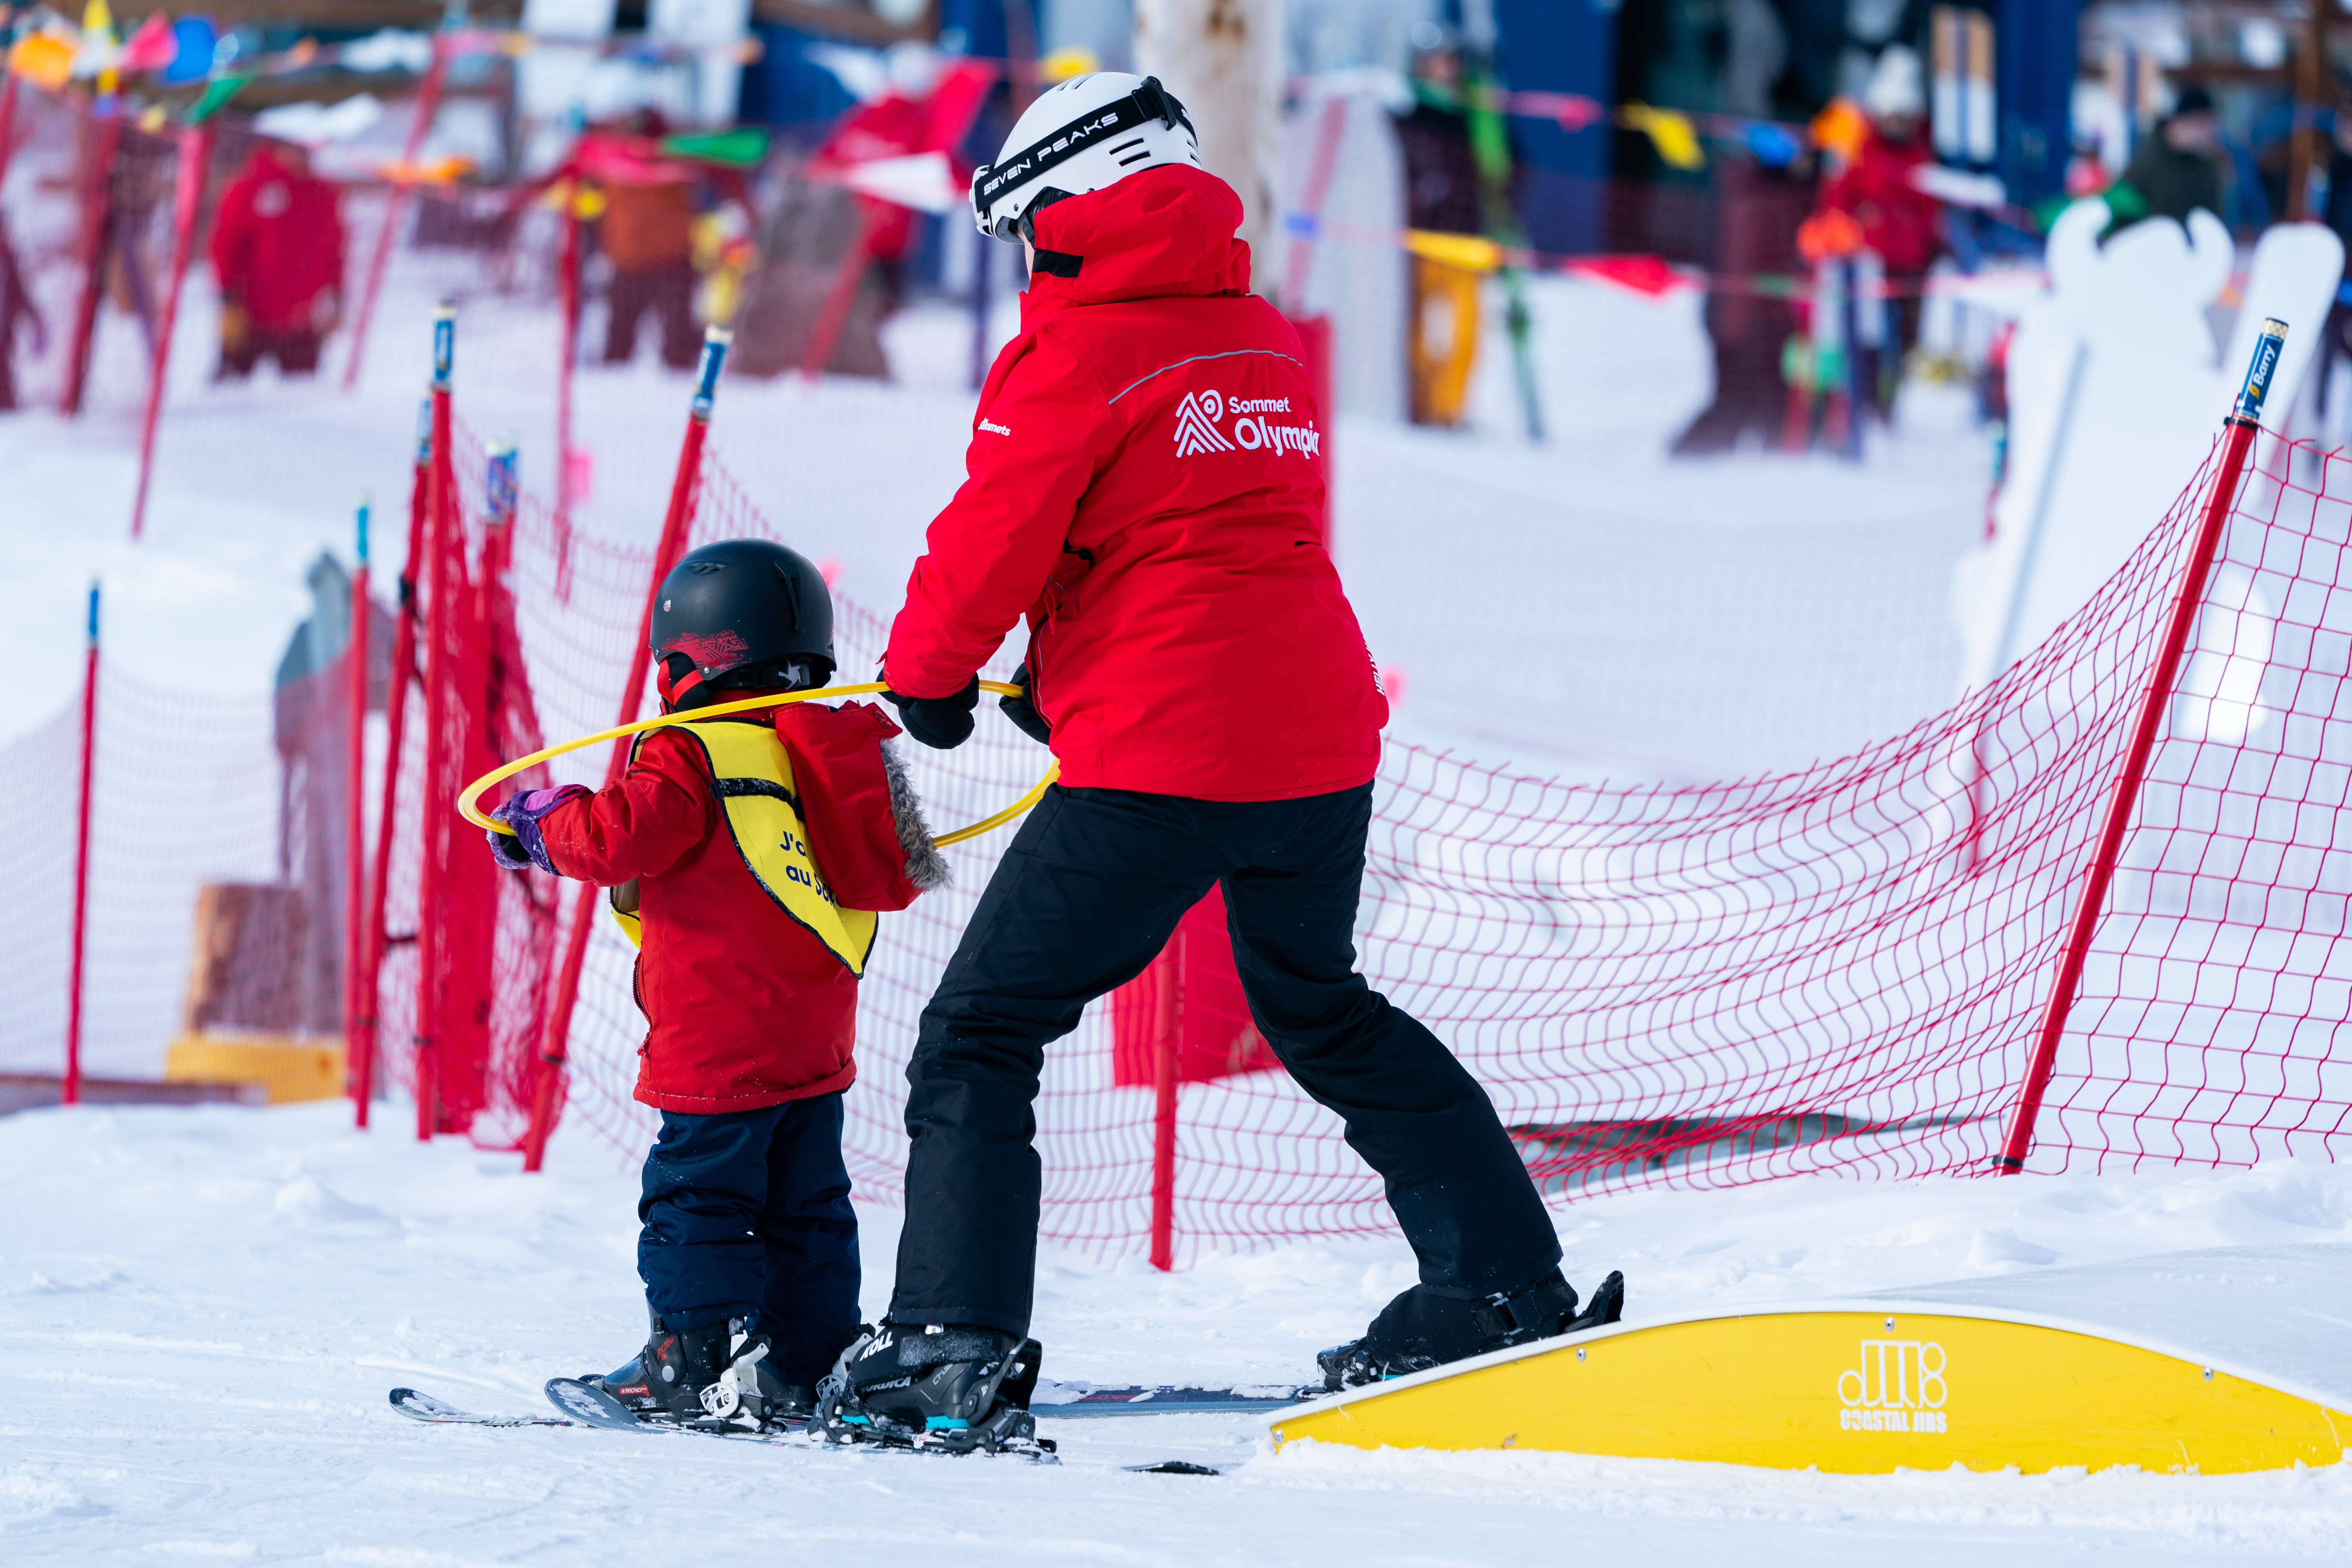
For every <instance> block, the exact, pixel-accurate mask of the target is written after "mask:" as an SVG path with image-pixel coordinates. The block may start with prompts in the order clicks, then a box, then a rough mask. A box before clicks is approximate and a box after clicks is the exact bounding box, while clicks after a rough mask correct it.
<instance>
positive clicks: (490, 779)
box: [457, 680, 1062, 846]
mask: <svg viewBox="0 0 2352 1568" xmlns="http://www.w3.org/2000/svg"><path fill="white" fill-rule="evenodd" d="M889 689H890V688H889V686H888V685H887V683H886V682H883V681H879V680H875V681H868V682H867V683H866V684H865V685H863V686H825V687H820V688H818V689H816V690H814V691H793V692H787V693H786V694H784V695H783V696H782V697H747V698H744V699H743V700H741V701H740V702H720V703H717V704H714V705H713V706H711V707H709V708H697V709H695V710H692V711H690V712H686V713H663V714H659V715H657V716H656V717H654V718H651V719H640V720H638V721H636V722H635V723H634V724H616V725H614V727H613V728H612V729H610V730H599V731H596V732H595V733H594V734H593V735H583V736H581V737H580V738H579V739H578V740H574V741H566V742H563V743H562V745H560V746H547V747H542V748H541V750H539V751H536V752H532V753H531V754H530V755H529V756H527V757H517V758H516V759H515V760H514V761H513V762H510V763H507V764H506V765H505V766H504V767H499V768H493V769H491V770H490V771H489V772H488V773H484V774H483V775H482V776H481V777H480V778H478V779H476V780H475V781H474V782H473V783H472V784H467V786H466V787H465V788H464V789H462V790H459V791H458V792H457V813H458V815H459V816H463V817H464V818H465V819H466V820H467V821H468V822H470V823H472V824H473V825H474V826H477V827H487V828H488V829H489V830H490V831H491V832H492V833H503V834H506V835H507V836H508V837H513V835H514V829H513V828H511V827H509V826H507V825H506V824H505V823H503V822H500V821H499V819H498V818H497V817H495V816H488V815H486V814H485V813H484V812H482V811H481V809H480V808H479V807H478V806H477V805H475V803H476V802H477V801H478V800H479V799H480V798H481V795H482V792H483V791H484V790H487V789H489V788H491V787H492V786H493V785H496V784H504V783H505V782H506V781H507V780H509V779H510V778H512V777H514V776H515V774H517V773H521V772H522V771H523V770H524V769H526V768H533V767H537V766H538V765H539V764H540V763H543V762H546V761H547V760H548V759H549V758H551V757H560V756H562V755H563V753H564V752H576V751H579V750H580V749H581V748H582V747H583V746H593V745H594V744H596V743H597V742H599V741H617V740H619V739H621V738H622V737H623V736H624V735H635V734H637V733H640V732H641V731H646V730H659V729H661V728H663V727H665V726H666V725H670V724H698V723H700V722H701V721H703V720H705V719H718V718H721V717H724V716H725V715H727V714H729V713H748V712H751V710H754V709H759V708H781V707H782V706H783V705H784V704H785V703H787V702H810V701H814V700H816V699H817V698H820V697H866V696H871V695H872V694H874V693H875V692H877V691H887V690H889ZM980 689H982V691H992V692H994V693H996V695H998V696H1000V697H1018V696H1020V695H1021V688H1020V687H1018V686H1008V685H1006V684H1005V683H1004V682H1003V681H1002V680H983V681H982V682H981V683H980ZM1061 776H1062V764H1061V763H1054V764H1053V765H1052V766H1051V767H1049V768H1047V769H1046V770H1045V777H1044V778H1041V779H1039V780H1038V781H1037V782H1036V783H1035V784H1032V785H1031V786H1030V788H1029V793H1028V794H1026V795H1023V796H1022V797H1021V798H1020V799H1019V800H1016V801H1014V802H1013V804H1012V805H1008V806H1006V807H1005V808H1004V809H1003V811H1000V812H998V813H997V814H996V815H995V816H984V817H982V818H981V819H980V820H979V821H978V822H975V823H972V824H971V826H966V827H959V828H957V829H956V830H955V831H954V832H953V833H942V834H940V836H939V837H937V838H935V839H933V840H932V841H931V842H933V843H934V844H938V845H941V846H946V845H950V844H961V843H962V842H963V841H964V840H965V839H967V838H977V837H980V836H981V835H982V834H983V833H987V832H990V831H992V829H995V828H999V827H1002V826H1004V825H1005V824H1006V823H1008V822H1010V821H1012V820H1013V818H1014V817H1016V816H1020V815H1021V814H1022V813H1023V812H1024V811H1027V810H1028V809H1029V808H1030V807H1031V806H1033V805H1036V804H1037V803H1038V802H1039V801H1041V800H1043V799H1044V798H1045V789H1046V786H1047V785H1049V784H1052V783H1053V782H1054V781H1055V779H1057V778H1059V777H1061Z"/></svg>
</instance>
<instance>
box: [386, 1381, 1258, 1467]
mask: <svg viewBox="0 0 2352 1568" xmlns="http://www.w3.org/2000/svg"><path fill="white" fill-rule="evenodd" d="M1061 1386H1063V1387H1069V1386H1070V1385H1069V1384H1063V1385H1061ZM1255 1392H1256V1391H1255V1390H1251V1389H1248V1388H1245V1387H1244V1388H1208V1389H1201V1388H1170V1387H1160V1388H1142V1387H1133V1388H1111V1389H1091V1390H1088V1391H1087V1393H1086V1394H1084V1395H1082V1398H1085V1399H1097V1398H1098V1399H1102V1400H1105V1401H1106V1402H1112V1403H1116V1402H1120V1396H1124V1399H1123V1403H1124V1404H1125V1405H1128V1406H1130V1407H1134V1408H1129V1409H1125V1410H1118V1411H1114V1410H1111V1409H1109V1408H1108V1404H1107V1405H1105V1406H1104V1407H1100V1408H1089V1409H1088V1410H1087V1411H1084V1412H1079V1411H1076V1410H1074V1409H1069V1408H1067V1407H1066V1406H1068V1405H1072V1404H1075V1403H1076V1402H1064V1403H1065V1408H1063V1409H1056V1408H1055V1407H1053V1406H1047V1407H1045V1409H1042V1410H1040V1411H1038V1412H1037V1414H1039V1415H1061V1414H1087V1415H1107V1414H1141V1413H1142V1408H1141V1406H1152V1407H1155V1408H1156V1409H1157V1410H1158V1412H1159V1413H1160V1414H1163V1415H1166V1414H1171V1413H1174V1412H1177V1411H1178V1410H1180V1409H1190V1410H1218V1411H1239V1410H1256V1409H1261V1408H1269V1407H1276V1406H1279V1405H1286V1404H1289V1403H1292V1401H1290V1400H1287V1399H1260V1398H1255V1397H1251V1395H1253V1394H1255ZM546 1393H547V1398H548V1402H549V1403H550V1404H551V1405H554V1406H555V1407H556V1408H557V1409H558V1410H561V1411H562V1412H563V1414H562V1415H482V1414H480V1413H479V1412H477V1411H472V1410H461V1409H459V1408H458V1407H457V1405H451V1404H448V1403H447V1402H446V1401H444V1400H439V1399H436V1398H434V1397H433V1396H432V1395H431V1394H425V1393H421V1392H420V1391H418V1390H416V1389H414V1388H395V1389H394V1390H393V1391H392V1394H391V1403H392V1407H393V1408H394V1410H397V1411H399V1412H400V1413H401V1414H402V1415H405V1416H407V1417H408V1418H409V1419H410V1420H412V1421H420V1422H423V1423H424V1424H425V1425H426V1426H494V1427H513V1426H576V1427H595V1428H598V1429H600V1430H603V1431H607V1432H637V1433H643V1434H645V1435H646V1436H667V1435H670V1434H673V1433H675V1434H678V1435H681V1436H693V1437H722V1438H727V1439H729V1440H730V1441H733V1442H739V1443H744V1442H749V1443H760V1444H764V1445H766V1446H768V1447H779V1448H799V1449H803V1450H809V1449H824V1448H832V1447H838V1448H839V1449H840V1451H842V1452H850V1451H853V1450H854V1451H856V1452H860V1453H877V1454H884V1453H899V1454H914V1453H923V1452H927V1451H929V1450H924V1449H919V1448H913V1447H898V1446H896V1445H887V1444H878V1443H877V1444H865V1443H857V1444H845V1445H834V1444H828V1443H825V1442H824V1441H822V1440H820V1439H818V1438H816V1437H815V1436H813V1435H811V1434H809V1433H807V1432H806V1431H803V1430H800V1429H794V1430H793V1431H789V1432H748V1431H744V1430H741V1429H740V1428H734V1429H728V1428H720V1427H716V1426H677V1425H675V1424H673V1423H670V1422H662V1421H643V1420H640V1419H638V1418H637V1416H636V1415H633V1414H632V1413H631V1412H630V1411H629V1409H628V1407H627V1406H625V1405H622V1404H621V1402H620V1401H618V1400H616V1399H614V1397H613V1396H612V1395H611V1394H607V1393H605V1392H604V1390H603V1389H601V1388H598V1387H596V1386H594V1385H593V1384H589V1383H586V1382H584V1381H583V1380H582V1379H580V1378H576V1377H551V1378H549V1379H548V1380H547V1387H546ZM1141 1394H1154V1395H1161V1396H1165V1395H1171V1394H1181V1395H1184V1396H1186V1400H1188V1401H1190V1403H1182V1402H1179V1401H1176V1400H1171V1399H1169V1398H1166V1397H1161V1398H1160V1399H1158V1400H1156V1401H1153V1400H1145V1401H1142V1402H1140V1405H1139V1402H1138V1400H1137V1397H1136V1396H1138V1395H1141ZM1195 1396H1199V1397H1195ZM1237 1396H1238V1397H1237ZM1020 1457H1021V1458H1026V1459H1028V1460H1029V1461H1030V1462H1031V1463H1032V1464H1045V1465H1054V1464H1059V1463H1060V1462H1061V1461H1060V1460H1059V1459H1057V1458H1055V1457H1054V1455H1053V1454H1052V1453H1050V1452H1047V1453H1043V1454H1036V1455H1022V1456H1020ZM1119 1468H1120V1469H1122V1470H1127V1471H1131V1472H1133V1473H1135V1474H1137V1475H1147V1476H1214V1475H1221V1474H1223V1471H1221V1470H1218V1469H1216V1468H1213V1467H1211V1466H1208V1465H1196V1464H1194V1463H1192V1461H1190V1460H1188V1459H1160V1460H1158V1461H1156V1462H1154V1463H1151V1464H1145V1465H1121V1466H1120V1467H1119Z"/></svg>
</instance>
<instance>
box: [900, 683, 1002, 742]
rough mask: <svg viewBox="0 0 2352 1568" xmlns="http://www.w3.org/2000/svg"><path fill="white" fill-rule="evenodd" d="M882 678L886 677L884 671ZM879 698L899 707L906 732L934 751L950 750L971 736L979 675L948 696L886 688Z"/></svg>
mask: <svg viewBox="0 0 2352 1568" xmlns="http://www.w3.org/2000/svg"><path fill="white" fill-rule="evenodd" d="M884 679H888V676H887V673H886V674H885V676H884ZM882 700H883V701H885V702H887V703H888V704H890V706H891V707H893V708H896V709H897V710H898V722H899V723H901V724H903V725H905V726H906V727H907V733H908V734H909V735H912V736H914V737H915V739H917V740H918V741H920V742H922V743H923V744H925V745H926V746H929V747H930V748H931V749H932V750H934V751H940V752H952V751H954V750H955V749H956V748H957V747H958V746H961V745H962V744H963V743H964V742H966V741H969V740H971V710H973V709H975V708H977V707H979V706H980V677H978V676H977V675H975V676H973V677H972V678H971V679H970V680H967V681H965V682H964V683H963V689H962V690H961V691H959V692H956V693H955V694H954V695H953V696H950V697H901V696H900V695H898V693H897V692H895V691H886V692H884V693H883V694H882Z"/></svg>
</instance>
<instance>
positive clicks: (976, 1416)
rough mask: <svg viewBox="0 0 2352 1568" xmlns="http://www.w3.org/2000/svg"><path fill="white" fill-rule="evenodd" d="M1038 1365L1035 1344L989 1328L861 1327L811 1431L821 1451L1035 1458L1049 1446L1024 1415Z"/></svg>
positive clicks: (825, 1390) (820, 1398)
mask: <svg viewBox="0 0 2352 1568" xmlns="http://www.w3.org/2000/svg"><path fill="white" fill-rule="evenodd" d="M1038 1358H1039V1352H1038V1348H1037V1342H1036V1341H1035V1340H1027V1339H1023V1338H1021V1337H1020V1336H1018V1335H1016V1334H1008V1333H1003V1332H1001V1331H997V1330H995V1329H974V1328H960V1327H954V1326H951V1325H944V1324H936V1323H933V1324H911V1325H909V1324H899V1323H885V1324H883V1325H882V1327H881V1328H879V1329H860V1330H859V1331H858V1335H857V1338H856V1339H855V1340H853V1341H851V1342H850V1344H849V1348H848V1349H846V1350H845V1351H843V1352H841V1359H840V1360H839V1361H838V1362H836V1363H835V1364H834V1369H833V1371H832V1373H830V1374H829V1375H827V1376H826V1377H825V1379H824V1381H823V1382H822V1383H819V1384H817V1390H816V1395H817V1397H816V1420H815V1424H816V1426H818V1428H819V1429H820V1430H822V1431H823V1432H824V1438H825V1441H826V1442H828V1443H888V1444H895V1445H897V1446H898V1447H912V1448H926V1449H929V1450H932V1451H934V1452H940V1453H949V1454H969V1453H972V1452H974V1451H979V1452H983V1453H990V1454H998V1453H1013V1454H1022V1455H1026V1456H1028V1457H1030V1458H1042V1457H1044V1456H1045V1455H1049V1454H1051V1453H1052V1452H1053V1451H1054V1445H1053V1444H1052V1443H1051V1442H1050V1441H1048V1440H1046V1439H1045V1438H1042V1437H1040V1436H1037V1418H1036V1417H1035V1416H1034V1415H1030V1414H1029V1396H1030V1394H1033V1393H1034V1392H1035V1391H1036V1387H1037V1363H1038Z"/></svg>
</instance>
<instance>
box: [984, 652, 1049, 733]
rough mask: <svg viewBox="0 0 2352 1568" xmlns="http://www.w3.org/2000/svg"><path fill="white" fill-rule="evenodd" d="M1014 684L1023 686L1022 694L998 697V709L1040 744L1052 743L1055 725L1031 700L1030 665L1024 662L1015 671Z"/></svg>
mask: <svg viewBox="0 0 2352 1568" xmlns="http://www.w3.org/2000/svg"><path fill="white" fill-rule="evenodd" d="M1013 685H1015V686H1017V687H1019V688H1021V690H1022V695H1021V696H1019V697H1000V698H998V699H997V700H996V706H997V708H998V710H1000V711H1002V712H1003V715H1004V716H1005V717H1006V718H1007V719H1010V720H1012V721H1013V723H1014V725H1016V726H1017V727H1018V728H1019V729H1020V731H1021V732H1022V733H1023V734H1024V735H1026V736H1028V737H1029V738H1030V739H1031V740H1033V741H1034V742H1037V743H1038V744H1039V745H1041V746H1050V745H1052V744H1053V743H1054V726H1053V725H1051V724H1049V723H1047V722H1046V721H1045V715H1044V714H1043V713H1040V712H1038V711H1037V705H1036V704H1035V703H1034V702H1032V701H1030V700H1029V697H1028V690H1029V667H1028V666H1027V665H1025V664H1024V665H1023V666H1022V667H1021V668H1018V669H1016V670H1014V671H1013Z"/></svg>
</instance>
